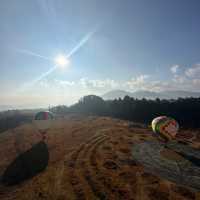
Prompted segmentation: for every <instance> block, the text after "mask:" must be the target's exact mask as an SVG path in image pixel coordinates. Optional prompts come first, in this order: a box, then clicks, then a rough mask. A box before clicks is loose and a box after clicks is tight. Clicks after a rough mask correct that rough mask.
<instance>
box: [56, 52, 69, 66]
mask: <svg viewBox="0 0 200 200" xmlns="http://www.w3.org/2000/svg"><path fill="white" fill-rule="evenodd" d="M54 62H55V64H56V65H57V67H60V68H65V67H67V66H68V65H69V59H68V58H66V57H65V56H64V55H62V54H61V55H58V56H56V57H55V60H54Z"/></svg>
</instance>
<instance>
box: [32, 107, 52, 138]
mask: <svg viewBox="0 0 200 200" xmlns="http://www.w3.org/2000/svg"><path fill="white" fill-rule="evenodd" d="M53 118H54V117H53V113H51V112H49V111H41V112H38V113H37V114H36V115H35V118H34V124H35V126H36V128H37V129H38V131H39V132H40V133H41V134H42V135H43V139H45V134H46V131H47V130H48V129H49V128H50V126H51V124H52V120H53Z"/></svg>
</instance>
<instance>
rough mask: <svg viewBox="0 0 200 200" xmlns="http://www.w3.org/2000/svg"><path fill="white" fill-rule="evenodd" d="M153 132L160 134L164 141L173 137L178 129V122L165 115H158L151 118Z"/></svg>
mask: <svg viewBox="0 0 200 200" xmlns="http://www.w3.org/2000/svg"><path fill="white" fill-rule="evenodd" d="M151 125H152V129H153V132H154V133H156V134H157V135H158V136H160V137H161V138H162V139H164V140H165V141H169V140H173V139H175V136H176V134H177V133H178V130H179V125H178V122H177V121H176V120H175V119H173V118H171V117H167V116H159V117H156V118H155V119H153V121H152V123H151Z"/></svg>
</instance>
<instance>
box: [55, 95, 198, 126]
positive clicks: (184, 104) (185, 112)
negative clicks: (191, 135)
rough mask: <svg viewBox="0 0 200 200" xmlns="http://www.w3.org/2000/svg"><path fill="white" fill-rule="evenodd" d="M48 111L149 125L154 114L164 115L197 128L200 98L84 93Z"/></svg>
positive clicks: (155, 115)
mask: <svg viewBox="0 0 200 200" xmlns="http://www.w3.org/2000/svg"><path fill="white" fill-rule="evenodd" d="M52 111H53V112H56V113H62V114H67V113H69V112H73V113H74V112H77V113H83V114H87V115H98V116H110V117H115V118H120V119H125V120H130V121H135V122H140V123H145V124H150V123H151V121H152V119H153V118H155V117H157V116H160V115H166V116H170V117H173V118H174V119H176V120H177V121H178V122H179V124H180V126H182V127H185V128H200V98H179V99H176V100H161V99H155V100H149V99H134V98H132V97H129V96H125V97H124V98H123V99H121V98H119V99H115V100H107V101H104V100H103V99H102V98H101V97H98V96H95V95H88V96H85V97H83V98H81V99H80V100H79V102H78V103H76V104H74V105H72V106H70V107H66V106H57V107H54V108H52Z"/></svg>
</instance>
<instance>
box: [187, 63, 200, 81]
mask: <svg viewBox="0 0 200 200" xmlns="http://www.w3.org/2000/svg"><path fill="white" fill-rule="evenodd" d="M185 75H186V76H188V77H190V78H193V77H200V64H196V65H195V66H194V67H190V68H189V69H187V70H186V71H185Z"/></svg>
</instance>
